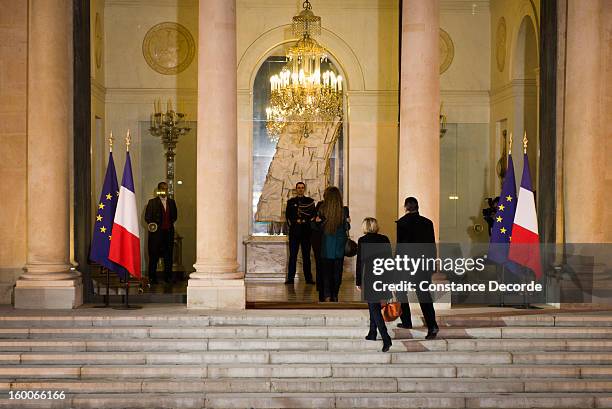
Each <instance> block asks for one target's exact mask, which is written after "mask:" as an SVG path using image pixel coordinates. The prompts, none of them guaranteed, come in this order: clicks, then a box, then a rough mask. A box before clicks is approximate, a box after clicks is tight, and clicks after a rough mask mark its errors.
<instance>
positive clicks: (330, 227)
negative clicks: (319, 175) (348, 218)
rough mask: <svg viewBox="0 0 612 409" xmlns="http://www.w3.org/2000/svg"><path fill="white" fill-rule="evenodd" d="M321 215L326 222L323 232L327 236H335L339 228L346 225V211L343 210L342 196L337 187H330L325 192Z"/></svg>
mask: <svg viewBox="0 0 612 409" xmlns="http://www.w3.org/2000/svg"><path fill="white" fill-rule="evenodd" d="M320 211H321V214H322V216H323V219H324V220H325V224H324V226H323V231H324V232H325V234H334V233H335V232H336V230H338V227H340V226H341V225H342V224H343V223H344V211H343V209H342V194H341V193H340V189H338V188H337V187H336V186H329V187H328V188H326V189H325V192H323V204H321V210H320Z"/></svg>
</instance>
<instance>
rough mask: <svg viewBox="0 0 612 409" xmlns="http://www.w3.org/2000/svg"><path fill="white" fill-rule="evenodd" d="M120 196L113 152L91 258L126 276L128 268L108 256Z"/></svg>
mask: <svg viewBox="0 0 612 409" xmlns="http://www.w3.org/2000/svg"><path fill="white" fill-rule="evenodd" d="M118 198H119V185H118V183H117V172H116V171H115V161H114V160H113V153H112V152H111V153H110V155H109V157H108V166H107V167H106V176H105V177H104V185H103V186H102V192H101V193H100V201H99V202H98V205H97V206H96V207H97V211H96V221H95V223H94V232H93V239H92V240H91V249H90V251H89V259H90V260H91V261H95V262H96V263H98V264H100V265H101V266H103V267H106V268H108V269H109V270H110V271H113V272H115V273H117V274H118V275H119V276H120V277H121V278H125V277H127V270H126V269H125V268H123V267H122V266H120V265H119V264H117V263H114V262H113V261H111V260H109V258H108V253H109V250H110V243H111V231H112V229H113V220H114V219H115V209H116V208H117V200H118Z"/></svg>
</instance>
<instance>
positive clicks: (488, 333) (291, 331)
mask: <svg viewBox="0 0 612 409" xmlns="http://www.w3.org/2000/svg"><path fill="white" fill-rule="evenodd" d="M365 332H367V327H366V326H362V327H335V328H329V327H319V326H306V327H263V326H218V327H206V326H205V327H119V328H114V327H110V328H75V327H71V328H25V327H21V328H17V327H15V328H0V340H3V339H45V340H49V339H60V338H70V339H75V338H77V339H96V340H100V339H117V338H123V339H125V338H136V339H208V338H215V339H216V338H223V339H227V338H232V339H236V338H240V339H275V340H286V339H304V338H330V339H333V338H342V339H345V338H356V339H360V338H363V336H364V333H365ZM390 333H391V334H392V336H393V338H394V339H413V338H424V337H425V335H426V333H427V330H426V329H424V328H417V329H399V328H392V329H390ZM438 337H439V338H449V339H466V338H484V339H533V338H539V339H611V340H612V327H480V328H457V327H453V328H441V329H440V332H439V334H438Z"/></svg>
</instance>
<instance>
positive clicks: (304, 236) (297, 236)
mask: <svg viewBox="0 0 612 409" xmlns="http://www.w3.org/2000/svg"><path fill="white" fill-rule="evenodd" d="M295 191H296V193H297V196H295V197H292V198H291V199H289V200H288V201H287V208H286V209H285V217H286V219H287V225H288V226H289V267H288V271H287V280H286V281H285V284H293V280H294V279H295V270H296V265H297V255H298V251H299V249H300V248H301V249H302V269H303V270H304V279H305V280H306V283H307V284H314V281H313V280H312V272H311V271H310V248H311V247H310V235H311V229H310V221H311V220H312V218H313V217H314V216H315V203H314V199H313V198H311V197H308V196H304V193H305V191H306V184H305V183H304V182H298V183H296V184H295Z"/></svg>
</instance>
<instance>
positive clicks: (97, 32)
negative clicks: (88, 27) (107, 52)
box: [93, 13, 104, 69]
mask: <svg viewBox="0 0 612 409" xmlns="http://www.w3.org/2000/svg"><path fill="white" fill-rule="evenodd" d="M93 46H94V59H95V63H96V68H97V69H100V68H101V67H102V51H103V50H104V33H103V32H102V19H101V18H100V13H96V21H95V23H94V44H93Z"/></svg>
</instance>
